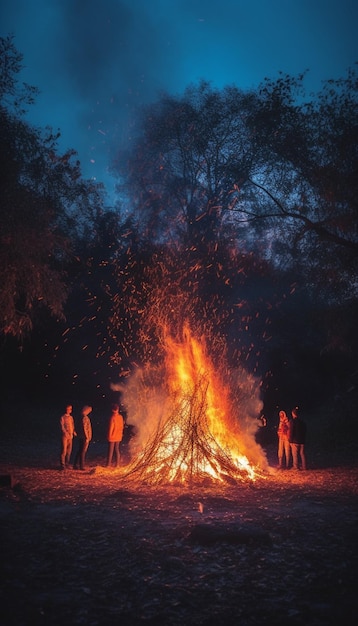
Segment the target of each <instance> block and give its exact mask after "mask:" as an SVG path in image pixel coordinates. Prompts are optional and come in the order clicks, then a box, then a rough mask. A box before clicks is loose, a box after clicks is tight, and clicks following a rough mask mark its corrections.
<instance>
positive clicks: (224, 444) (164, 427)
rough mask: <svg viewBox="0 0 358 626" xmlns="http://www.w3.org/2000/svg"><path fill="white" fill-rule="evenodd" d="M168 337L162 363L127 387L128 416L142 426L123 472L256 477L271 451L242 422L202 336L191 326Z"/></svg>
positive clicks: (162, 477) (145, 476)
mask: <svg viewBox="0 0 358 626" xmlns="http://www.w3.org/2000/svg"><path fill="white" fill-rule="evenodd" d="M164 345H165V362H164V366H163V368H160V370H157V371H153V368H149V369H148V370H143V371H141V372H140V374H138V375H137V377H135V379H134V380H132V382H131V383H130V384H129V386H128V388H127V389H125V390H124V402H125V403H126V404H127V406H128V413H129V415H130V421H133V420H134V421H135V422H136V423H137V425H138V427H139V431H140V433H141V437H140V447H139V448H138V442H137V444H136V445H137V449H136V450H135V451H134V455H133V458H134V460H133V461H132V463H131V464H130V465H129V466H127V467H126V468H125V470H124V475H125V476H128V477H132V478H139V479H140V480H141V481H144V482H147V483H149V484H167V483H172V484H177V483H180V484H186V485H189V486H191V485H193V484H194V483H202V482H203V481H204V482H212V481H215V482H217V481H219V482H236V481H243V480H249V481H253V480H255V478H256V477H257V476H258V475H260V474H261V473H262V470H263V469H264V468H265V467H266V466H267V461H266V457H265V455H264V452H263V451H262V449H261V448H260V446H258V445H257V444H256V442H255V441H254V436H253V432H251V433H250V432H247V431H245V429H244V428H243V427H242V424H241V425H240V422H239V419H238V417H239V416H238V409H237V408H236V407H235V406H234V403H233V401H232V394H231V391H230V388H229V386H228V385H225V384H224V383H223V381H222V380H221V376H220V374H218V372H217V371H216V370H215V368H214V365H213V363H212V362H211V360H210V359H209V357H208V355H207V350H206V347H205V346H204V345H203V342H199V341H198V340H197V339H195V338H194V337H193V336H192V334H191V332H190V329H189V327H188V326H185V327H184V331H183V337H182V340H181V341H177V340H175V339H173V337H172V336H171V335H170V334H165V341H164ZM132 407H134V410H133V409H132ZM252 421H253V420H252ZM248 454H250V455H251V457H252V458H255V462H253V461H252V460H251V462H250V460H249V458H248Z"/></svg>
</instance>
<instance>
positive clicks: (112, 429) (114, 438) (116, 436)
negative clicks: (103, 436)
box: [107, 404, 124, 467]
mask: <svg viewBox="0 0 358 626" xmlns="http://www.w3.org/2000/svg"><path fill="white" fill-rule="evenodd" d="M123 429H124V418H123V415H121V413H120V412H119V405H118V404H112V413H111V417H110V419H109V426H108V436H107V440H108V455H107V467H111V465H112V459H113V455H114V457H115V463H116V467H118V466H119V457H120V453H119V444H120V443H121V441H122V437H123Z"/></svg>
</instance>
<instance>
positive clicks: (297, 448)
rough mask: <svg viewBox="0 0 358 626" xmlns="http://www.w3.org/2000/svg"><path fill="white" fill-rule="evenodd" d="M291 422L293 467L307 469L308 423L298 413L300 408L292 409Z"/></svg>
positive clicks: (289, 436)
mask: <svg viewBox="0 0 358 626" xmlns="http://www.w3.org/2000/svg"><path fill="white" fill-rule="evenodd" d="M291 416H292V418H291V419H290V422H289V434H288V438H289V442H290V446H291V453H292V462H293V469H295V470H298V469H303V470H305V469H307V466H306V453H305V444H306V423H305V422H304V421H303V419H301V418H300V417H299V415H298V409H297V408H295V409H292V411H291Z"/></svg>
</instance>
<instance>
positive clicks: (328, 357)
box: [0, 37, 358, 420]
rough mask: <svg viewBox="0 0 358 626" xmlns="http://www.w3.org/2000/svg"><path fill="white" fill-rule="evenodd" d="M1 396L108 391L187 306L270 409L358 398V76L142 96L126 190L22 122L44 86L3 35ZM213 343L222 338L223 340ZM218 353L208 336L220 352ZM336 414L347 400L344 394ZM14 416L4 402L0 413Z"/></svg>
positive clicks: (156, 350) (124, 155) (100, 398)
mask: <svg viewBox="0 0 358 626" xmlns="http://www.w3.org/2000/svg"><path fill="white" fill-rule="evenodd" d="M0 54H1V63H0V117H1V137H2V141H1V153H0V159H1V168H0V186H1V231H0V237H1V248H0V279H1V280H0V334H1V347H0V350H1V368H2V369H1V379H2V383H3V392H2V401H3V406H4V407H5V410H6V407H7V406H8V404H9V403H12V402H20V401H22V402H33V403H35V404H40V403H41V402H43V403H50V402H52V403H55V404H57V405H59V404H61V403H62V404H63V403H64V402H67V401H71V402H73V401H74V398H76V397H77V398H81V400H79V401H81V402H82V401H86V402H91V403H95V402H97V403H98V404H100V403H101V402H102V403H106V402H107V403H108V401H109V400H110V398H111V391H110V383H111V382H112V381H113V382H117V381H118V380H119V379H121V378H125V376H127V375H128V374H130V373H131V371H133V369H135V368H137V367H138V366H141V365H142V364H143V363H147V362H153V363H154V364H155V363H156V362H158V360H160V359H161V350H162V345H161V336H160V330H161V328H163V327H164V326H165V327H168V326H169V327H170V328H171V332H172V333H173V334H174V335H175V336H177V338H180V333H181V332H182V326H183V322H184V321H188V322H189V323H190V325H191V327H192V329H193V331H194V332H195V333H196V335H198V336H199V337H200V336H205V337H206V338H210V345H211V346H212V347H214V348H215V346H219V345H220V346H222V345H225V354H226V358H227V364H228V367H229V368H230V367H232V368H237V367H245V368H246V369H247V370H248V371H249V372H250V373H253V374H254V375H255V376H257V377H258V378H259V379H260V380H261V381H262V400H263V402H264V411H265V412H267V413H268V414H270V415H275V416H276V415H277V409H278V407H280V406H282V405H284V408H288V409H289V408H290V406H291V405H294V404H295V405H296V404H300V405H301V406H302V407H304V409H305V410H306V411H318V410H325V411H326V410H327V408H328V407H330V410H331V409H332V407H341V410H342V411H343V410H344V411H345V412H347V411H348V412H349V413H350V414H352V412H353V408H354V407H355V406H356V399H357V380H358V369H357V364H356V356H357V338H358V330H357V323H356V320H357V310H358V300H357V259H358V254H357V252H358V219H357V217H358V211H357V198H358V189H357V185H358V167H357V163H358V158H357V157H358V155H357V137H358V124H357V102H358V100H357V86H358V82H357V75H356V71H355V69H350V70H349V71H348V72H347V76H346V77H343V78H342V79H340V80H335V81H328V82H326V83H324V84H323V86H322V90H321V91H320V92H319V93H317V94H315V95H314V96H310V97H308V96H307V94H306V93H305V90H304V76H303V75H302V76H299V77H296V78H295V77H290V76H285V75H280V76H279V78H278V79H276V80H269V79H266V80H265V81H264V82H263V84H262V85H260V86H259V87H258V88H257V89H256V90H252V91H250V92H247V91H241V90H240V89H238V88H237V87H235V86H230V87H227V88H225V89H223V90H220V91H219V90H216V89H213V88H212V87H211V86H210V85H209V84H207V83H204V82H202V83H199V84H198V85H190V86H189V87H188V88H187V90H186V91H185V92H184V93H183V94H180V95H178V96H172V95H168V94H162V95H161V96H160V97H159V98H158V100H157V102H155V103H153V104H152V105H150V106H148V107H145V108H144V109H143V110H142V111H141V112H139V113H138V117H137V119H136V125H135V129H136V130H135V134H134V135H133V136H132V139H131V142H130V143H129V145H127V146H125V147H123V146H118V150H117V154H116V158H115V159H114V161H113V163H112V168H113V172H114V173H115V174H116V175H117V177H118V188H117V191H118V203H117V205H116V206H115V207H114V208H113V207H112V208H108V207H107V206H106V202H107V200H106V195H105V190H104V188H103V186H102V185H100V184H94V183H93V182H92V181H86V180H83V178H82V176H81V169H80V163H79V162H78V161H77V159H76V153H75V151H74V150H72V151H69V152H67V153H66V154H59V152H58V149H57V140H58V136H55V135H54V134H53V132H52V131H51V130H50V129H38V128H33V127H31V126H29V125H28V124H27V123H26V122H25V121H24V112H25V110H26V107H27V106H32V104H33V102H34V99H35V98H36V89H35V88H33V87H29V86H27V85H21V84H19V82H18V74H19V71H20V69H21V64H22V56H21V54H20V53H19V52H18V51H17V50H16V49H15V47H14V45H13V40H12V38H11V37H6V38H3V39H0ZM220 350H221V348H220ZM213 352H214V354H213V358H214V359H215V350H214V351H213ZM335 411H336V418H337V420H338V418H339V417H340V412H339V409H338V408H337V410H336V409H335ZM2 419H6V415H5V416H2Z"/></svg>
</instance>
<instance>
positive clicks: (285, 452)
mask: <svg viewBox="0 0 358 626" xmlns="http://www.w3.org/2000/svg"><path fill="white" fill-rule="evenodd" d="M278 416H279V424H278V428H277V436H278V448H277V456H278V469H284V468H285V467H286V469H288V468H289V463H290V458H291V447H290V442H289V439H288V435H289V420H288V417H287V414H286V411H279V414H278Z"/></svg>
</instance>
